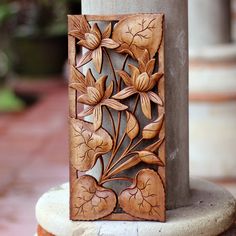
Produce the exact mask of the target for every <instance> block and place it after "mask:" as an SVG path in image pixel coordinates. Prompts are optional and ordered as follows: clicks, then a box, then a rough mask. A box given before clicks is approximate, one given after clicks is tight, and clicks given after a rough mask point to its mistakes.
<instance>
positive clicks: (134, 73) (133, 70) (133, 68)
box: [128, 64, 140, 84]
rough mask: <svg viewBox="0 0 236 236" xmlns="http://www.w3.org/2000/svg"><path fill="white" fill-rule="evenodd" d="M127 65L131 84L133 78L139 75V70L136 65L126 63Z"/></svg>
mask: <svg viewBox="0 0 236 236" xmlns="http://www.w3.org/2000/svg"><path fill="white" fill-rule="evenodd" d="M128 67H129V69H130V72H131V79H132V84H134V81H135V79H136V78H137V77H138V76H139V75H140V71H139V69H138V68H137V67H136V66H134V65H132V64H128Z"/></svg>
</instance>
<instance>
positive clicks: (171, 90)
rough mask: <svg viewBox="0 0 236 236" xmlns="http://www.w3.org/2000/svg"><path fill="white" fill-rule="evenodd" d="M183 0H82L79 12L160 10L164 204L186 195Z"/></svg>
mask: <svg viewBox="0 0 236 236" xmlns="http://www.w3.org/2000/svg"><path fill="white" fill-rule="evenodd" d="M187 8H188V4H187V0H168V1H166V0H148V1H143V0H126V1H118V0H109V1H108V0H96V3H95V1H94V0H82V14H98V15H99V14H107V15H111V14H127V13H128V14H129V13H130V14H131V13H140V12H144V13H158V12H163V13H164V14H165V16H166V18H165V45H168V46H166V48H165V62H166V64H165V68H166V71H165V76H166V123H167V127H166V146H167V150H166V151H167V207H168V209H172V208H176V207H179V206H184V205H186V204H187V201H188V197H189V167H188V29H187V27H188V16H187V12H188V11H187V10H188V9H187Z"/></svg>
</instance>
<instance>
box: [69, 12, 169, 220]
mask: <svg viewBox="0 0 236 236" xmlns="http://www.w3.org/2000/svg"><path fill="white" fill-rule="evenodd" d="M163 24H164V16H163V15H162V14H135V15H112V16H92V15H81V16H69V64H70V74H71V75H70V81H69V101H70V112H69V113H70V117H69V123H70V218H71V219H72V220H99V219H102V220H104V219H105V220H154V221H165V196H166V194H165V189H166V180H165V179H166V178H165V163H166V160H165V124H164V123H165V114H164V113H165V97H164V33H163ZM78 52H82V56H79V55H78ZM78 104H80V105H79V106H78ZM81 109H82V110H81Z"/></svg>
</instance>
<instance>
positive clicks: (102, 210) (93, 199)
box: [71, 175, 117, 220]
mask: <svg viewBox="0 0 236 236" xmlns="http://www.w3.org/2000/svg"><path fill="white" fill-rule="evenodd" d="M72 192H73V194H72V196H73V197H72V209H71V214H72V217H73V219H76V220H96V219H100V218H102V217H104V216H107V215H109V214H111V213H112V212H113V210H114V208H115V207H116V202H117V200H116V194H115V193H114V192H113V191H112V190H110V189H106V188H103V187H101V186H99V185H98V183H97V181H96V179H94V178H93V177H92V176H89V175H84V176H81V177H80V178H79V179H77V180H76V181H75V182H74V184H73V186H72Z"/></svg>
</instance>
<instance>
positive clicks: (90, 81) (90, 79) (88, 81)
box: [85, 69, 96, 87]
mask: <svg viewBox="0 0 236 236" xmlns="http://www.w3.org/2000/svg"><path fill="white" fill-rule="evenodd" d="M85 82H86V85H87V86H89V87H94V86H95V83H96V80H95V79H94V77H93V74H92V71H91V69H88V71H87V74H86V76H85Z"/></svg>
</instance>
